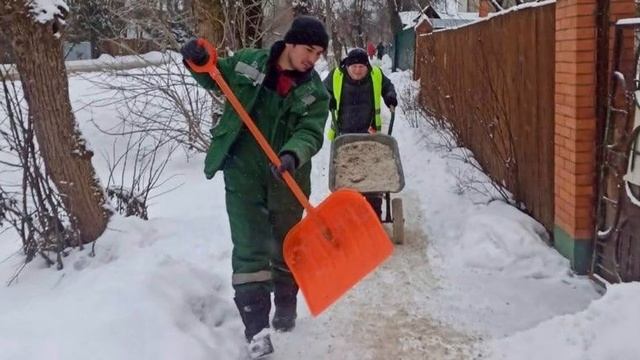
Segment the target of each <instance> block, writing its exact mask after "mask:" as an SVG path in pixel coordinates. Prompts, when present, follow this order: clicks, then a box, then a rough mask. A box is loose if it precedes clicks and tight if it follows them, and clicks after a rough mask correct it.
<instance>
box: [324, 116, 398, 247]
mask: <svg viewBox="0 0 640 360" xmlns="http://www.w3.org/2000/svg"><path fill="white" fill-rule="evenodd" d="M394 120H395V111H392V112H391V120H390V122H389V132H388V134H380V133H376V134H345V135H340V136H338V137H336V138H335V140H334V141H333V143H332V144H331V155H330V158H331V161H330V166H329V189H330V190H331V191H337V190H339V189H345V188H346V189H352V190H356V191H358V192H360V193H362V194H363V195H365V196H367V195H369V196H382V198H383V199H384V200H385V201H384V202H385V205H386V206H385V208H386V211H385V216H384V217H383V218H382V219H381V221H382V222H383V223H391V224H392V229H393V241H394V242H395V243H396V244H403V243H404V213H403V209H402V199H401V198H394V199H391V193H398V192H400V191H401V190H402V189H403V188H404V185H405V183H404V173H403V171H402V163H401V161H400V152H399V150H398V143H397V142H396V139H395V138H394V137H393V136H391V132H392V131H393V123H394Z"/></svg>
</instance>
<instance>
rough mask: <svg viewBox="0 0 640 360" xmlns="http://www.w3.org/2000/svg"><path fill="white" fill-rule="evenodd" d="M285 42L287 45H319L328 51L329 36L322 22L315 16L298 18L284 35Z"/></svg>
mask: <svg viewBox="0 0 640 360" xmlns="http://www.w3.org/2000/svg"><path fill="white" fill-rule="evenodd" d="M284 42H285V43H287V44H302V45H311V46H313V45H317V46H320V47H321V48H323V49H325V50H326V49H327V46H328V45H329V35H328V34H327V30H325V28H324V24H322V22H320V20H318V19H316V18H314V17H313V16H298V17H297V18H295V19H294V20H293V23H292V24H291V28H289V31H287V33H286V34H285V35H284Z"/></svg>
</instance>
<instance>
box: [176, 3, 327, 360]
mask: <svg viewBox="0 0 640 360" xmlns="http://www.w3.org/2000/svg"><path fill="white" fill-rule="evenodd" d="M328 41H329V37H328V35H327V32H326V30H325V28H324V25H323V24H322V23H321V22H320V21H318V20H317V19H315V18H313V17H308V16H302V17H298V18H296V19H295V20H294V21H293V24H292V25H291V28H290V30H289V31H288V32H287V33H286V35H285V37H284V41H278V42H276V43H275V44H274V45H273V46H272V47H271V49H270V50H261V49H243V50H240V51H238V52H236V53H235V54H234V55H233V56H231V57H228V58H224V59H219V60H218V63H217V67H218V69H219V70H220V72H221V73H222V75H223V77H224V79H225V80H226V82H227V83H228V84H229V86H230V87H231V89H232V90H233V92H234V93H235V95H236V96H237V97H238V99H239V100H240V102H241V103H242V104H243V105H244V107H245V109H246V110H247V112H248V113H249V114H251V117H252V118H253V120H254V121H255V122H256V125H257V126H258V128H259V129H260V130H261V132H262V133H263V134H264V135H265V137H266V138H267V140H268V141H269V143H270V144H271V146H272V147H273V149H274V150H275V151H276V152H277V153H278V155H279V156H280V160H281V161H282V165H281V166H280V167H279V168H277V169H276V168H274V167H273V166H272V165H270V163H269V161H268V159H267V157H266V155H265V154H264V153H263V152H262V150H261V149H260V147H259V145H258V144H257V142H256V141H255V139H254V138H253V137H252V136H251V134H250V133H249V131H248V130H247V129H246V128H245V127H244V126H243V125H242V123H241V121H240V119H239V117H238V114H236V112H235V111H234V110H233V109H232V107H231V105H230V104H229V103H228V102H227V103H226V104H225V109H224V113H223V115H222V119H221V120H220V123H219V124H218V125H217V126H216V127H214V128H213V129H212V130H211V135H212V138H211V145H210V148H209V151H208V152H207V156H206V159H205V169H204V171H205V175H206V177H207V178H209V179H210V178H212V177H213V176H214V175H215V174H216V172H217V171H218V170H222V172H223V176H224V182H225V190H226V206H227V214H228V215H229V223H230V226H231V239H232V241H233V254H232V259H231V260H232V267H233V278H232V284H233V287H234V290H235V298H234V300H235V303H236V305H237V307H238V310H239V312H240V316H241V318H242V321H243V323H244V325H245V336H246V338H247V341H248V342H249V349H250V353H251V354H252V356H253V357H260V356H263V355H266V354H269V353H271V352H273V347H272V345H271V340H270V337H269V333H268V330H267V329H268V328H269V311H270V309H271V295H270V292H271V290H273V292H274V304H275V315H274V318H273V321H272V325H273V327H274V328H275V329H276V330H278V331H289V330H291V329H292V328H293V327H294V326H295V319H296V295H297V293H298V286H297V284H296V283H295V280H294V279H293V277H292V275H291V272H290V271H289V269H288V267H287V265H286V264H285V262H284V259H283V255H282V245H283V240H284V237H285V235H286V234H287V232H288V231H289V229H291V227H293V225H295V224H296V223H297V222H298V221H299V220H300V219H301V217H302V211H303V208H302V206H301V205H300V204H299V203H298V201H297V200H296V199H295V197H294V196H293V194H292V193H291V191H290V190H289V189H288V188H287V186H286V185H285V184H284V182H283V180H282V178H281V175H282V173H284V171H289V172H290V173H291V174H292V175H293V176H294V178H295V179H296V181H297V182H298V184H300V186H301V188H302V189H303V191H304V192H305V193H306V195H307V196H309V193H310V190H311V181H310V174H311V157H312V156H313V155H315V154H316V153H317V152H318V151H319V150H320V148H321V147H322V141H323V130H324V125H325V122H326V119H327V116H328V108H329V96H328V93H327V91H326V90H325V88H324V86H323V84H322V81H321V79H320V77H319V76H318V74H317V73H316V71H315V70H314V68H313V67H314V64H315V63H316V61H317V60H318V59H319V57H320V55H321V54H322V53H323V52H324V51H325V50H326V48H327V43H328ZM181 52H182V54H183V57H184V59H185V60H191V61H192V62H193V63H195V64H204V63H205V62H206V61H207V59H208V56H209V54H207V53H206V51H205V50H204V49H203V48H202V47H200V46H199V45H198V44H197V42H196V41H195V40H192V41H190V42H188V43H187V44H185V46H184V47H183V48H182V50H181ZM185 64H186V62H185ZM187 67H188V66H187ZM192 74H193V76H194V78H195V79H196V81H197V82H198V83H199V84H200V85H201V86H203V87H205V88H207V89H215V88H216V86H215V84H214V82H213V80H212V79H211V78H210V77H209V76H208V75H207V74H197V73H194V72H192Z"/></svg>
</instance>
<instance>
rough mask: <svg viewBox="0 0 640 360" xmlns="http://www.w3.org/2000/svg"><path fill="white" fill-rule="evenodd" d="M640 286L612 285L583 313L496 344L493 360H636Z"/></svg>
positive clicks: (492, 348) (492, 345)
mask: <svg viewBox="0 0 640 360" xmlns="http://www.w3.org/2000/svg"><path fill="white" fill-rule="evenodd" d="M638 299H640V283H638V282H633V283H626V284H617V285H612V286H610V287H609V288H608V289H607V293H606V294H605V295H604V296H603V297H602V298H600V299H598V300H595V301H593V302H592V303H591V305H589V307H588V308H587V309H586V310H584V311H582V312H579V313H576V314H572V315H565V316H559V317H556V318H553V319H551V320H548V321H545V322H543V323H541V324H539V325H538V326H536V327H535V328H533V329H530V330H527V331H523V332H519V333H516V334H515V335H512V336H509V337H507V338H504V339H500V340H496V341H492V342H491V343H490V344H489V349H490V351H492V357H491V359H496V360H497V359H520V360H538V359H539V360H546V359H563V360H636V359H638V357H639V356H640V342H638V339H637V338H638V336H637V334H638V332H637V331H638V330H637V328H638V323H640V306H638Z"/></svg>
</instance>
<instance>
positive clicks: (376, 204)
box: [324, 48, 398, 217]
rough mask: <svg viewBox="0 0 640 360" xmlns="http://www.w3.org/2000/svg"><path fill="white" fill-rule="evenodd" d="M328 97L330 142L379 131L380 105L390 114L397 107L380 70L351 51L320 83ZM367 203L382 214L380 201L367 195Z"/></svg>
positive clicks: (362, 53)
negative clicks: (385, 107) (336, 138)
mask: <svg viewBox="0 0 640 360" xmlns="http://www.w3.org/2000/svg"><path fill="white" fill-rule="evenodd" d="M324 85H325V87H326V88H327V90H328V91H329V93H330V95H331V99H330V102H329V108H330V110H331V117H332V121H331V128H330V129H329V133H328V134H327V137H328V138H329V140H332V141H333V139H334V138H335V137H336V136H338V135H342V134H354V133H373V132H379V131H381V130H382V117H381V116H380V105H381V102H382V100H384V103H385V105H387V107H388V108H390V109H391V110H392V111H394V109H395V107H396V106H397V105H398V100H397V97H396V90H395V88H394V87H393V84H392V83H391V80H389V78H387V77H386V76H385V75H384V74H383V73H382V70H381V69H380V68H379V67H377V66H371V64H370V63H369V57H368V55H367V51H366V50H364V49H360V48H355V49H353V50H351V51H349V53H348V54H347V57H346V58H344V59H343V60H342V61H341V63H340V66H339V67H337V68H335V69H333V70H332V71H331V72H330V73H329V75H328V76H327V77H326V79H325V80H324ZM367 200H369V203H370V204H371V206H372V207H373V209H374V210H375V211H376V213H377V214H378V217H380V215H381V214H382V209H381V207H382V197H381V196H380V195H378V194H372V195H367Z"/></svg>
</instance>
